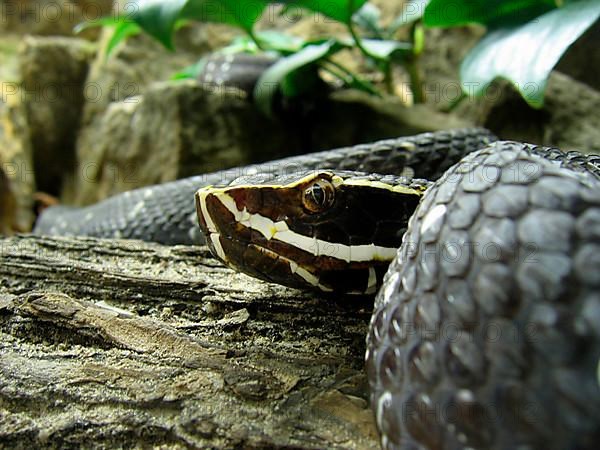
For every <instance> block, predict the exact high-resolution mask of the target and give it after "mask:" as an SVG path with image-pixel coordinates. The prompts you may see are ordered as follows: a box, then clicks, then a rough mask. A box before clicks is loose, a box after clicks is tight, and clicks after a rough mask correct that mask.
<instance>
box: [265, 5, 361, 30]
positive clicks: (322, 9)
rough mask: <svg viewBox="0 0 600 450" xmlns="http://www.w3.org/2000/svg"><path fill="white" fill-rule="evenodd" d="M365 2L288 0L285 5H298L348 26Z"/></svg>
mask: <svg viewBox="0 0 600 450" xmlns="http://www.w3.org/2000/svg"><path fill="white" fill-rule="evenodd" d="M366 1H367V0H288V1H286V2H285V3H288V4H290V5H298V6H301V7H302V8H305V9H309V10H311V11H315V12H319V13H321V14H323V15H325V16H327V17H329V18H331V19H333V20H337V21H338V22H342V23H345V24H349V23H350V22H351V20H352V15H353V14H354V13H355V12H356V11H358V10H359V9H360V8H361V7H362V5H364V4H365V3H366ZM273 3H275V2H273Z"/></svg>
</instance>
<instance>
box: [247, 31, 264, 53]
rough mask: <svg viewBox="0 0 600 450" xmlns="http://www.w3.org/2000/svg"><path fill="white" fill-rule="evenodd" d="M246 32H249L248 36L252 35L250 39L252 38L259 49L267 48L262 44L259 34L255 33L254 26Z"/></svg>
mask: <svg viewBox="0 0 600 450" xmlns="http://www.w3.org/2000/svg"><path fill="white" fill-rule="evenodd" d="M246 33H248V36H249V37H250V39H252V42H254V44H256V47H257V48H258V49H259V50H263V51H264V50H265V48H264V47H263V46H262V44H261V43H260V39H259V38H258V36H257V35H256V34H255V33H254V30H253V29H252V28H249V29H247V30H246Z"/></svg>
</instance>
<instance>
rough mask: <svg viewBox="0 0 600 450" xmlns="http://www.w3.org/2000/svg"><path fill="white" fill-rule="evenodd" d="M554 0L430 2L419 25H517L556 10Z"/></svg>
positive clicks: (434, 0)
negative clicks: (421, 23)
mask: <svg viewBox="0 0 600 450" xmlns="http://www.w3.org/2000/svg"><path fill="white" fill-rule="evenodd" d="M557 3H558V2H557V1H556V0H453V1H451V2H449V1H447V0H431V1H430V2H429V4H428V5H427V8H425V14H424V15H423V23H424V24H425V25H426V26H428V27H449V26H460V25H467V24H470V23H480V24H482V25H488V26H500V25H517V24H522V23H525V22H527V21H529V20H531V19H533V18H534V17H537V16H539V15H540V14H544V13H546V12H548V11H550V10H552V9H555V8H556V7H557Z"/></svg>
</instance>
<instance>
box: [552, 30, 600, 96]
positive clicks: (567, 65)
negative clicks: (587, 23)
mask: <svg viewBox="0 0 600 450" xmlns="http://www.w3.org/2000/svg"><path fill="white" fill-rule="evenodd" d="M598 42H600V21H596V23H595V24H594V25H592V26H591V27H590V28H589V29H588V30H587V31H586V32H585V33H583V35H582V36H581V37H580V38H579V39H577V40H576V41H575V42H574V43H573V44H572V45H571V47H569V50H568V51H567V53H565V54H564V56H563V57H562V58H561V59H560V61H559V62H558V65H557V66H556V69H557V70H559V71H560V72H563V73H564V74H566V75H569V76H571V77H573V78H575V79H576V80H577V81H581V82H582V83H585V84H587V85H588V86H590V87H592V88H594V89H596V90H600V76H599V75H600V69H599V68H600V46H599V45H598Z"/></svg>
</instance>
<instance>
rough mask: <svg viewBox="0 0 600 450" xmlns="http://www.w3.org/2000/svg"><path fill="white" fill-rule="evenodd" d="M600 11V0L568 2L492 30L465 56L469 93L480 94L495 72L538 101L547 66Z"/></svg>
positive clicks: (540, 101)
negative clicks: (516, 24)
mask: <svg viewBox="0 0 600 450" xmlns="http://www.w3.org/2000/svg"><path fill="white" fill-rule="evenodd" d="M599 17H600V1H598V0H581V1H577V2H572V3H567V4H566V5H565V6H564V7H562V8H559V9H556V10H554V11H550V12H548V13H546V14H544V15H542V16H540V17H538V18H537V19H536V20H534V21H531V22H529V23H527V24H525V25H522V26H520V27H515V28H511V29H498V30H492V31H490V32H489V33H488V34H487V35H486V36H485V37H484V38H483V39H482V40H481V41H480V42H479V43H478V44H477V45H476V46H475V47H474V48H473V49H472V50H471V51H470V52H469V54H468V55H467V56H466V58H465V59H464V61H463V63H462V65H461V68H460V76H461V82H462V85H463V89H464V90H465V92H466V93H467V94H469V95H481V94H483V93H484V92H485V89H486V88H487V87H488V85H489V84H490V83H491V82H492V80H494V79H495V78H497V77H502V78H506V79H508V80H510V81H511V82H512V83H513V84H514V85H515V86H516V88H517V89H518V90H519V92H520V93H521V95H522V96H523V98H524V99H525V100H526V101H527V102H528V103H529V104H530V105H531V106H533V107H538V108H539V107H541V106H542V105H543V102H544V91H545V88H546V83H547V80H548V76H549V75H550V71H551V70H552V68H553V67H554V66H555V65H556V63H557V62H558V60H559V59H560V57H561V56H562V54H563V53H564V52H565V51H566V50H567V48H568V47H569V45H571V44H572V43H573V42H574V41H575V40H576V39H577V38H578V37H579V36H580V35H581V34H583V33H584V32H585V30H586V29H587V28H588V27H590V26H591V25H592V24H593V23H594V22H595V21H596V20H597V19H598V18H599Z"/></svg>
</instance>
